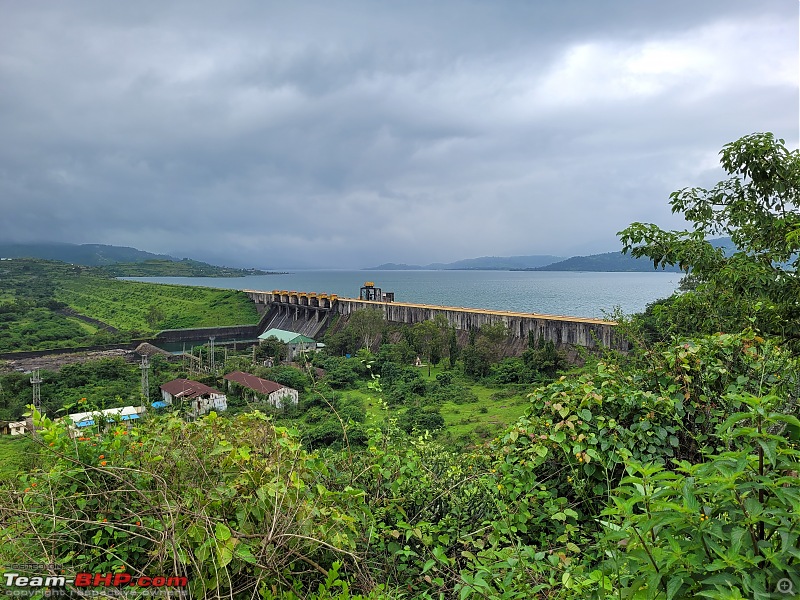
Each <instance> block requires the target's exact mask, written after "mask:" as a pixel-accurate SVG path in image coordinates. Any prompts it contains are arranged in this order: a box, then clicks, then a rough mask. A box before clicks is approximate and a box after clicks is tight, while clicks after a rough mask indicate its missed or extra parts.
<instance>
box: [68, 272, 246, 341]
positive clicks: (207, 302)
mask: <svg viewBox="0 0 800 600" xmlns="http://www.w3.org/2000/svg"><path fill="white" fill-rule="evenodd" d="M59 284H60V285H59V286H58V287H57V288H56V291H55V297H56V299H57V300H60V301H61V302H64V303H66V304H68V305H69V306H70V307H71V308H73V309H75V310H76V311H78V312H80V313H81V314H83V315H87V316H91V317H94V318H95V319H99V320H100V321H103V322H104V323H107V324H109V325H111V326H112V327H116V328H117V329H121V330H126V331H141V332H154V331H158V330H160V329H180V328H184V327H215V326H224V325H248V324H254V323H257V322H258V313H257V311H256V308H255V305H254V304H253V303H252V302H251V301H250V299H249V298H248V297H247V296H246V295H245V294H243V293H241V292H237V291H233V290H221V289H214V288H203V287H189V286H179V285H166V284H156V283H144V282H139V281H120V280H116V279H100V278H96V277H76V278H71V279H64V280H62V281H60V282H59ZM154 313H155V318H153V314H154Z"/></svg>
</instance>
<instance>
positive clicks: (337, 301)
mask: <svg viewBox="0 0 800 600" xmlns="http://www.w3.org/2000/svg"><path fill="white" fill-rule="evenodd" d="M364 289H365V288H362V291H363V290H364ZM376 289H377V288H376ZM243 292H244V293H246V294H247V295H248V296H249V297H250V299H251V300H252V301H253V302H255V304H256V307H257V308H258V311H259V314H261V315H262V319H261V323H260V325H259V330H260V331H266V330H267V329H270V328H273V327H275V328H278V329H286V330H289V331H296V332H297V333H302V334H304V335H307V336H309V337H315V336H316V335H318V334H319V333H320V332H322V331H324V329H325V328H326V326H327V325H328V323H329V320H330V317H331V316H332V315H335V314H339V315H350V314H351V313H353V312H354V311H357V310H364V309H367V308H377V309H379V310H381V311H383V315H384V317H385V318H386V320H387V321H390V322H394V323H406V324H409V325H413V324H414V323H419V322H421V321H427V320H431V319H433V318H434V317H436V315H442V316H444V317H445V318H446V319H447V322H448V323H449V324H450V325H452V326H454V327H455V328H456V329H457V330H463V331H469V330H471V329H479V328H480V327H482V326H483V325H487V324H494V323H498V322H502V323H503V324H504V325H505V326H506V327H507V328H508V330H509V334H510V335H511V336H512V337H515V338H520V339H525V340H526V339H527V338H528V334H529V333H530V332H533V335H534V337H535V339H536V340H537V341H538V340H539V339H544V340H545V341H552V342H553V343H554V344H556V346H559V347H570V346H583V347H585V348H600V347H604V348H613V349H616V350H623V351H624V350H627V348H628V343H627V342H626V341H625V340H624V339H622V338H621V336H619V335H615V330H616V323H614V322H612V321H604V320H601V319H589V318H584V317H568V316H561V315H544V314H538V313H515V312H506V311H497V310H485V309H479V308H464V307H455V306H433V305H427V304H413V303H409V302H395V301H394V299H393V295H384V296H381V295H380V294H378V295H377V296H376V295H375V294H372V295H371V296H370V297H375V299H364V298H363V297H362V298H343V297H340V296H337V295H335V294H317V293H313V292H296V291H285V290H273V291H271V292H265V291H257V290H243ZM378 292H380V290H378ZM362 296H363V294H362Z"/></svg>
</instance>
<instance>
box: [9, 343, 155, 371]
mask: <svg viewBox="0 0 800 600" xmlns="http://www.w3.org/2000/svg"><path fill="white" fill-rule="evenodd" d="M117 356H122V357H123V358H125V360H128V361H130V362H135V361H138V360H139V355H138V354H136V353H135V352H134V351H133V350H125V349H122V348H119V349H114V350H100V351H96V352H77V353H74V354H53V355H49V356H37V357H34V358H17V359H14V360H2V361H0V373H11V372H13V371H21V372H28V371H33V370H34V369H42V370H47V371H58V370H59V369H61V367H63V366H64V365H70V364H74V363H84V362H88V361H90V360H98V359H101V358H114V357H117Z"/></svg>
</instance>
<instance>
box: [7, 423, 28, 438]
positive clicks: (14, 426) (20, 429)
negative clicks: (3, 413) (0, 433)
mask: <svg viewBox="0 0 800 600" xmlns="http://www.w3.org/2000/svg"><path fill="white" fill-rule="evenodd" d="M26 430H27V423H26V422H25V421H11V422H10V423H9V424H8V432H9V433H10V434H11V435H25V431H26Z"/></svg>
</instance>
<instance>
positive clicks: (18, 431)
mask: <svg viewBox="0 0 800 600" xmlns="http://www.w3.org/2000/svg"><path fill="white" fill-rule="evenodd" d="M3 260H5V259H3ZM26 428H27V422H26V421H11V422H10V423H9V424H8V432H9V433H10V434H11V435H25V430H26Z"/></svg>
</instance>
